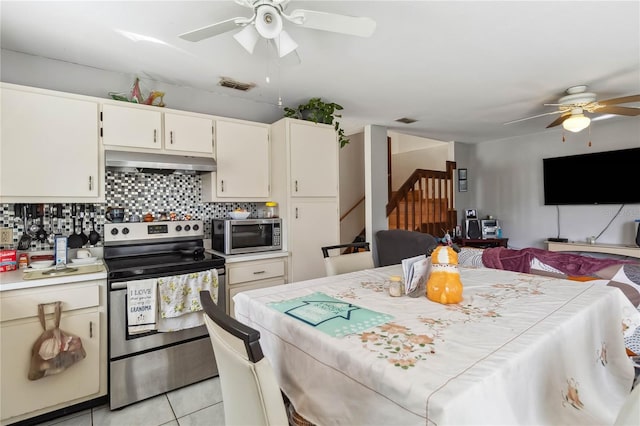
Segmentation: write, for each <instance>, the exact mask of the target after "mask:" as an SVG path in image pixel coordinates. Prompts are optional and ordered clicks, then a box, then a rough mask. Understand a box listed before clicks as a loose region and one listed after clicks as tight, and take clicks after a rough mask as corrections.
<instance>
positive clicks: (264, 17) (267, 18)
mask: <svg viewBox="0 0 640 426" xmlns="http://www.w3.org/2000/svg"><path fill="white" fill-rule="evenodd" d="M255 26H256V30H257V31H258V34H260V35H261V36H262V37H264V38H268V39H272V38H275V37H277V36H278V34H280V32H281V31H282V17H281V16H280V13H279V12H278V10H277V9H276V8H275V7H273V6H269V5H266V4H265V5H262V6H260V7H259V8H258V11H257V12H256V20H255Z"/></svg>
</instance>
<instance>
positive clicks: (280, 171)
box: [271, 118, 340, 282]
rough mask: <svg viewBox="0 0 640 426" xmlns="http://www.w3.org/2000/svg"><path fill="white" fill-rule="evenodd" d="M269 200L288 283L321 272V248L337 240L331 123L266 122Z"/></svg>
mask: <svg viewBox="0 0 640 426" xmlns="http://www.w3.org/2000/svg"><path fill="white" fill-rule="evenodd" d="M271 146H272V149H271V158H272V160H271V161H272V162H271V167H272V181H271V198H272V199H273V201H276V202H278V203H280V206H279V211H280V216H281V217H282V220H283V224H284V229H283V250H287V251H288V252H289V253H290V256H291V257H290V259H289V263H288V275H287V276H288V280H289V282H295V281H301V280H306V279H311V278H318V277H322V276H324V275H325V270H324V261H323V257H322V251H321V249H320V247H322V246H325V245H334V244H338V243H339V242H340V213H339V212H340V210H339V197H338V173H339V167H338V149H339V145H338V140H337V137H336V132H335V129H334V128H333V126H331V125H327V124H315V123H313V122H309V121H302V120H296V119H291V118H284V119H282V120H279V121H277V122H276V123H274V124H273V125H272V126H271Z"/></svg>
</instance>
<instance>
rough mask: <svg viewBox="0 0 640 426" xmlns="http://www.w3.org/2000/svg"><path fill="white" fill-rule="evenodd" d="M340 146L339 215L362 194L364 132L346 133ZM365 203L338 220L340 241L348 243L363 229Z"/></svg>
mask: <svg viewBox="0 0 640 426" xmlns="http://www.w3.org/2000/svg"><path fill="white" fill-rule="evenodd" d="M348 138H349V143H348V144H347V145H345V146H344V148H340V217H342V216H343V215H344V214H345V213H346V212H347V211H348V210H349V209H351V208H352V207H353V206H355V205H356V203H358V201H360V200H361V199H362V197H363V196H364V133H357V134H355V135H348ZM364 210H365V203H364V202H361V203H359V204H358V206H357V208H356V209H355V210H353V211H352V212H350V213H349V215H348V216H347V217H346V218H345V219H344V220H343V221H341V222H340V242H341V243H350V242H352V241H353V239H354V238H355V237H356V236H357V235H358V234H359V233H360V231H362V230H363V229H364V227H365V226H364V217H365V211H364Z"/></svg>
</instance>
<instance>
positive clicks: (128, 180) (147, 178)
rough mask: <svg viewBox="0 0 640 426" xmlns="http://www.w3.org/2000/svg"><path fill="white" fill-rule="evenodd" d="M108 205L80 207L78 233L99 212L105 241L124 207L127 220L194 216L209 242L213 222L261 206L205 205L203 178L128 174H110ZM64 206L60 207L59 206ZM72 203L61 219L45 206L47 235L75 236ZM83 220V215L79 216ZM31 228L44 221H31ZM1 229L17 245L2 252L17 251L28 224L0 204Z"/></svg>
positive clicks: (44, 246) (35, 246)
mask: <svg viewBox="0 0 640 426" xmlns="http://www.w3.org/2000/svg"><path fill="white" fill-rule="evenodd" d="M105 200H106V202H105V203H104V204H102V203H100V204H76V208H77V209H78V212H80V211H83V209H84V210H86V214H85V219H84V220H83V221H82V225H81V224H80V223H79V219H77V223H76V229H77V231H78V232H80V227H81V226H82V228H83V230H84V232H85V234H87V235H88V234H89V232H90V231H91V223H90V222H89V216H90V214H89V211H90V207H91V206H93V208H94V210H95V214H94V216H95V226H96V231H97V232H98V233H99V234H100V236H101V239H100V242H99V243H98V245H102V237H103V236H104V223H105V221H106V218H105V212H106V210H107V208H108V207H124V209H125V218H126V219H125V220H128V218H129V216H131V215H132V214H137V215H140V216H142V215H144V214H147V213H152V214H153V215H154V216H156V217H157V215H158V213H159V212H167V213H170V212H175V213H176V214H177V215H178V216H179V217H182V216H183V215H185V214H190V215H191V216H192V218H193V219H201V220H203V221H204V225H205V226H204V228H205V238H211V219H218V218H224V217H227V213H228V212H230V211H233V210H234V209H236V208H238V207H241V208H243V209H246V210H248V211H250V212H251V215H252V216H253V217H256V216H257V213H258V212H257V207H258V206H257V203H249V202H248V203H237V202H236V203H203V202H202V178H201V177H200V176H199V175H174V174H169V175H163V174H158V173H127V172H120V171H112V170H107V173H106V188H105ZM57 204H60V203H57ZM71 206H72V204H71V203H62V208H63V210H62V212H61V217H60V218H58V219H55V218H52V217H51V212H52V210H53V204H44V213H45V214H44V217H43V226H44V229H45V231H46V232H47V233H49V232H56V233H61V234H64V235H70V234H72V233H73V219H72V217H71ZM78 216H79V215H78ZM27 222H28V223H27V228H28V227H29V226H30V225H31V224H32V223H35V224H36V225H37V224H39V223H40V221H39V220H38V219H37V218H35V219H33V220H32V219H30V220H28V221H27ZM0 228H12V229H13V244H11V245H6V244H5V245H0V248H5V249H6V248H17V246H18V240H19V239H20V236H21V235H22V233H23V231H24V229H25V224H24V223H23V221H22V219H21V217H20V215H19V216H18V217H16V215H15V214H14V205H13V204H6V203H5V204H0ZM51 249H53V247H52V246H50V245H49V244H48V243H47V242H44V243H41V242H39V241H37V240H35V239H34V240H32V242H31V247H30V250H31V251H39V250H51Z"/></svg>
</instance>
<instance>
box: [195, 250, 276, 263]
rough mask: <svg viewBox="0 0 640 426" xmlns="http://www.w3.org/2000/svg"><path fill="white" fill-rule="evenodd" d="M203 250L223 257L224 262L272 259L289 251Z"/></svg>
mask: <svg viewBox="0 0 640 426" xmlns="http://www.w3.org/2000/svg"><path fill="white" fill-rule="evenodd" d="M205 251H206V252H207V253H211V254H215V255H216V256H220V257H224V261H225V263H235V262H247V261H250V260H262V259H273V258H276V257H287V256H289V252H288V251H283V250H277V251H263V252H260V253H245V254H224V253H221V252H219V251H215V250H213V249H206V250H205Z"/></svg>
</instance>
